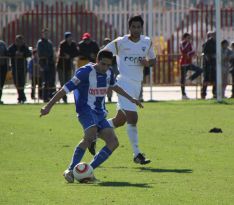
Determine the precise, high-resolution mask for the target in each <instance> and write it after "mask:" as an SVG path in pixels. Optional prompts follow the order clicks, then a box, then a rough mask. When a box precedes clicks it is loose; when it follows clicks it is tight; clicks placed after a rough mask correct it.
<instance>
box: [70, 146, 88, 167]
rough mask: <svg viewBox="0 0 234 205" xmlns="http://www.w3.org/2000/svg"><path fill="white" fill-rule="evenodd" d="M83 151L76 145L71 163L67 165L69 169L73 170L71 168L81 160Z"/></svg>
mask: <svg viewBox="0 0 234 205" xmlns="http://www.w3.org/2000/svg"><path fill="white" fill-rule="evenodd" d="M84 153H85V150H83V149H81V148H80V147H78V146H77V147H76V149H75V151H74V154H73V157H72V161H71V164H70V165H69V168H68V169H69V170H73V168H74V167H75V166H76V165H77V164H78V163H79V162H80V161H81V159H82V158H83V156H84Z"/></svg>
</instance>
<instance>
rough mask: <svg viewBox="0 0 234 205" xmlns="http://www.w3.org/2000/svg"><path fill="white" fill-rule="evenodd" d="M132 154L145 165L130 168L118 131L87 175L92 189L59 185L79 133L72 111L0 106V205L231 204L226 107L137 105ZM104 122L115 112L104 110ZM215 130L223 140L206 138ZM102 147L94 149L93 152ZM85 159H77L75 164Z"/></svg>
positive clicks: (231, 148)
mask: <svg viewBox="0 0 234 205" xmlns="http://www.w3.org/2000/svg"><path fill="white" fill-rule="evenodd" d="M144 106H145V108H144V109H141V110H140V111H139V124H138V128H139V139H140V148H141V150H142V151H143V152H145V154H146V156H147V157H149V158H150V159H151V160H152V163H150V164H149V165H146V166H141V165H137V164H134V163H133V161H132V158H133V156H132V151H131V146H130V144H129V141H128V137H127V134H126V129H125V127H121V128H118V129H116V133H117V135H118V138H119V141H120V146H119V148H118V149H117V150H116V151H115V152H114V153H113V155H112V156H111V157H110V158H109V160H108V161H106V162H105V163H104V164H103V165H102V166H101V167H99V168H97V169H96V170H95V176H96V177H97V178H98V179H100V180H101V182H100V183H99V184H79V183H74V184H67V183H66V182H65V180H64V179H63V176H62V173H63V171H64V170H65V169H66V167H67V166H68V164H69V162H70V159H71V156H72V153H73V149H74V147H75V146H76V145H77V143H78V142H79V141H80V139H81V137H82V134H83V131H82V128H81V126H80V124H79V122H78V120H77V118H76V114H75V109H74V105H72V104H69V105H63V104H58V105H56V106H55V107H54V108H53V110H52V112H51V113H50V114H49V115H48V116H45V117H43V118H39V110H40V107H41V105H3V106H0V204H1V205H2V204H9V205H18V204H19V205H21V204H22V205H26V204H30V205H31V204H36V205H37V204H40V205H47V204H48V205H53V204H56V205H60V204H61V205H67V204H69V205H73V204H82V205H86V204H97V205H99V204H100V205H104V204H107V205H109V204H116V205H119V204H123V205H126V204H132V205H145V204H147V205H151V204H152V205H155V204H157V205H159V204H160V205H172V204H173V205H177V204H178V205H181V204H185V205H190V204H194V205H220V204H223V205H231V204H234V101H233V100H227V103H226V104H217V103H216V102H214V101H212V100H208V101H201V100H198V101H186V102H156V103H145V104H144ZM107 108H108V110H109V117H112V116H114V115H115V104H108V105H107ZM214 127H218V128H221V129H222V130H223V133H209V130H210V129H211V128H214ZM102 146H103V142H102V141H101V140H99V141H98V147H97V148H98V149H100V148H101V147H102ZM91 159H92V156H91V155H90V154H89V153H88V151H87V152H86V154H85V158H84V159H83V161H86V162H89V161H90V160H91Z"/></svg>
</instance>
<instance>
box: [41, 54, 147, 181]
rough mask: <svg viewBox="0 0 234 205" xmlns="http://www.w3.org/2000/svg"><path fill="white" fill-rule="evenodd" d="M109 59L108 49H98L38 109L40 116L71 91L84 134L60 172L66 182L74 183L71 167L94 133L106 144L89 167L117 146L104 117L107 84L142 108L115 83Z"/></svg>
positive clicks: (101, 159)
mask: <svg viewBox="0 0 234 205" xmlns="http://www.w3.org/2000/svg"><path fill="white" fill-rule="evenodd" d="M112 58H113V54H112V53H111V52H110V51H107V50H102V51H100V52H99V53H98V56H97V63H96V64H93V63H90V64H87V65H85V66H83V67H81V68H79V69H78V70H77V71H76V73H75V75H74V76H73V78H72V79H71V80H70V81H68V82H67V83H66V84H65V85H64V86H63V87H62V88H61V89H60V90H59V91H58V92H57V93H56V94H55V96H54V97H53V98H52V99H51V100H50V101H49V102H48V103H47V104H46V105H45V106H44V107H42V109H41V116H43V115H46V114H48V113H49V112H50V110H51V108H52V107H53V106H54V104H55V103H56V102H58V101H59V100H60V99H61V98H63V97H64V96H65V95H66V93H68V92H71V91H74V97H75V105H76V112H77V114H78V119H79V121H80V123H81V125H82V126H83V129H84V137H83V139H82V140H81V141H80V143H79V145H78V146H77V147H76V149H75V151H74V154H73V157H72V161H71V164H70V165H69V167H68V169H67V170H65V172H64V177H65V179H66V180H67V182H69V183H73V182H74V176H73V173H72V170H73V168H74V167H75V165H76V164H78V163H79V162H80V161H81V159H82V157H83V156H84V153H85V150H86V148H87V147H89V146H90V144H91V142H92V141H93V140H94V139H95V138H96V136H97V132H98V133H99V137H100V138H101V139H103V140H104V141H105V143H106V145H105V146H104V147H103V148H102V149H101V150H100V151H99V152H98V153H97V154H96V155H95V156H94V158H93V160H92V162H91V163H90V165H91V166H92V167H93V169H95V168H97V167H98V166H99V165H100V164H102V163H103V162H104V161H106V160H107V159H108V157H109V156H110V155H111V154H112V152H113V151H114V150H115V149H116V148H117V147H118V144H119V143H118V139H117V137H116V135H115V133H114V130H113V128H112V127H111V126H110V124H109V123H108V121H107V120H106V114H107V111H106V109H105V96H106V93H107V89H108V87H111V88H112V89H113V90H114V91H115V92H117V93H119V94H120V95H122V96H124V97H125V98H126V99H128V100H129V101H131V102H132V103H134V104H136V105H138V106H140V107H143V106H142V105H141V103H140V101H139V100H137V99H135V98H132V97H131V96H130V95H128V94H127V93H126V92H125V91H124V90H123V89H122V88H120V87H119V86H118V85H117V84H115V81H114V74H113V72H112V71H111V70H110V69H109V67H110V66H111V64H112Z"/></svg>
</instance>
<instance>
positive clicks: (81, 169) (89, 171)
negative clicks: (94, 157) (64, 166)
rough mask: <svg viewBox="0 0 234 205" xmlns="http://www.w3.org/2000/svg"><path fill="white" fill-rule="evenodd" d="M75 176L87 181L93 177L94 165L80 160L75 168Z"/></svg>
mask: <svg viewBox="0 0 234 205" xmlns="http://www.w3.org/2000/svg"><path fill="white" fill-rule="evenodd" d="M73 175H74V178H75V179H76V180H77V181H78V182H81V183H82V182H85V181H87V180H89V179H92V178H93V177H94V176H93V167H91V166H90V165H89V164H87V163H85V162H80V163H79V164H77V165H76V166H75V167H74V169H73Z"/></svg>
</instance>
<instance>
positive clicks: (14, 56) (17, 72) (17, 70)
mask: <svg viewBox="0 0 234 205" xmlns="http://www.w3.org/2000/svg"><path fill="white" fill-rule="evenodd" d="M8 52H9V56H10V57H11V66H12V74H13V79H14V83H15V86H16V89H17V92H18V103H24V102H25V101H26V96H25V93H24V86H25V80H26V73H27V58H28V57H30V56H31V52H30V50H29V48H28V46H27V45H26V44H25V42H24V37H23V36H22V35H16V38H15V43H13V44H12V45H10V46H9V48H8Z"/></svg>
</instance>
